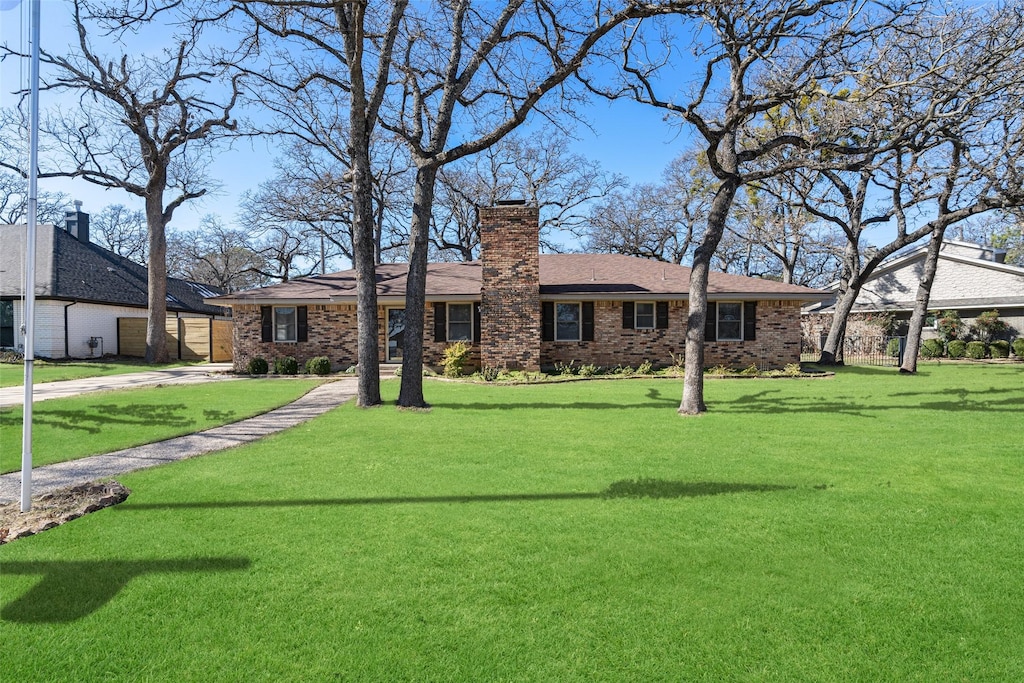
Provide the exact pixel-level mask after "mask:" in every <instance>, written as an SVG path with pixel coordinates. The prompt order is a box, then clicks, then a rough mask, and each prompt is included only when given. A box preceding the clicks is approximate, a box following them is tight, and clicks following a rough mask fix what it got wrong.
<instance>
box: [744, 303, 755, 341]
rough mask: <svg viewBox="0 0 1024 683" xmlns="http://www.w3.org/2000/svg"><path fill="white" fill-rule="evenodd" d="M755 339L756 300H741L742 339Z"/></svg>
mask: <svg viewBox="0 0 1024 683" xmlns="http://www.w3.org/2000/svg"><path fill="white" fill-rule="evenodd" d="M756 339H757V302H756V301H745V302H743V341H755V340H756Z"/></svg>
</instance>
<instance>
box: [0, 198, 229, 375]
mask: <svg viewBox="0 0 1024 683" xmlns="http://www.w3.org/2000/svg"><path fill="white" fill-rule="evenodd" d="M25 235H26V228H25V226H24V225H0V245H2V248H0V347H3V348H19V349H20V348H22V347H23V345H24V338H23V336H22V334H21V325H22V320H23V307H24V293H23V291H22V289H23V286H24V284H23V283H24V274H23V270H22V268H23V266H24V261H25ZM147 277H148V274H147V270H146V268H145V266H141V265H139V264H137V263H134V262H132V261H129V260H128V259H125V258H122V257H121V256H118V255H117V254H115V253H113V252H112V251H109V250H107V249H103V248H102V247H100V246H98V245H96V244H91V243H90V242H89V216H88V214H85V213H82V212H81V211H69V212H68V213H67V220H66V221H65V226H64V227H56V226H53V225H49V224H44V225H39V226H37V228H36V266H35V296H36V300H35V301H36V303H35V339H34V350H35V355H36V356H38V357H40V358H90V357H98V356H100V355H103V354H126V355H127V354H128V353H129V350H128V349H127V348H122V346H125V347H127V343H122V342H123V341H124V340H122V339H119V330H121V331H123V330H125V329H128V328H130V329H131V330H133V332H135V336H136V338H137V331H138V330H139V329H140V328H142V329H143V330H144V328H145V319H146V316H147V307H148V301H147V294H146V293H147V287H148V285H147ZM221 293H222V291H221V290H219V289H217V288H216V287H209V286H206V285H200V284H197V283H194V282H186V281H184V280H179V279H176V278H168V280H167V311H168V318H169V322H168V334H170V335H171V337H172V338H176V337H178V333H179V332H181V331H182V330H183V328H184V323H180V322H178V321H177V320H175V319H178V318H180V319H186V318H202V319H205V320H207V321H211V322H210V323H209V324H208V325H206V327H207V328H209V330H212V329H213V322H212V320H213V319H216V318H224V316H225V314H226V313H227V310H226V309H224V308H221V307H220V306H215V305H210V304H207V303H205V302H204V301H203V299H204V297H210V296H216V295H218V294H221ZM119 318H120V319H122V323H121V324H120V325H119V323H118V319H119ZM125 319H138V321H136V320H130V321H129V322H131V323H136V324H133V325H126V324H125V323H124V322H123V321H124V320H125ZM224 324H225V325H229V323H228V322H227V321H224ZM199 327H202V324H201V323H198V321H197V323H196V328H199ZM143 334H144V333H143ZM206 336H207V337H209V336H210V335H209V334H207V335H206ZM182 338H183V336H182ZM175 341H177V339H175ZM210 346H212V343H211V344H210ZM135 348H136V349H137V348H138V345H137V343H136V344H135ZM176 350H178V351H179V352H180V351H181V349H180V348H179V349H175V348H172V349H171V355H172V356H175V355H176V354H175V351H176ZM226 352H227V351H226ZM131 355H139V354H138V353H137V352H136V353H132V354H131ZM178 355H179V356H181V357H188V355H187V353H179V354H178Z"/></svg>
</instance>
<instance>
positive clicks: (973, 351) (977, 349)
mask: <svg viewBox="0 0 1024 683" xmlns="http://www.w3.org/2000/svg"><path fill="white" fill-rule="evenodd" d="M986 351H988V348H987V345H986V344H985V342H981V341H972V342H967V357H968V358H973V359H975V360H981V359H982V358H984V357H985V352H986Z"/></svg>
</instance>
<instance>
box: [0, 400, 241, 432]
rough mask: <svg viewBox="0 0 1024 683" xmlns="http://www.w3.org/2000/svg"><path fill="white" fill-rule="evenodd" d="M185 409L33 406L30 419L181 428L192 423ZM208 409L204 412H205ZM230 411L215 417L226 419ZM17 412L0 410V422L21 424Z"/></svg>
mask: <svg viewBox="0 0 1024 683" xmlns="http://www.w3.org/2000/svg"><path fill="white" fill-rule="evenodd" d="M187 410H188V406H186V405H185V404H184V403H170V404H168V403H151V404H146V403H137V404H133V405H127V406H126V405H115V404H100V405H95V406H91V407H90V408H89V409H87V410H60V409H49V408H48V406H45V405H43V406H40V407H37V408H36V409H35V410H33V412H32V421H33V423H34V424H37V425H45V426H48V427H54V428H56V429H63V430H68V431H82V432H87V433H89V434H99V433H100V432H102V431H103V428H104V427H105V426H110V425H115V424H117V425H128V426H132V425H138V426H140V427H141V426H151V425H162V426H166V427H174V428H177V429H185V428H187V427H190V426H192V425H193V424H195V420H193V419H190V418H188V417H186V416H185V415H184V414H183V413H185V412H186V411H187ZM209 412H211V411H204V413H209ZM232 413H233V411H228V412H226V413H223V414H221V415H218V416H217V417H218V418H219V419H225V420H226V419H229V418H230V416H231V414H232ZM21 420H22V417H21V413H20V411H19V412H17V413H15V412H14V411H11V410H6V411H0V425H3V426H7V427H10V426H12V425H17V424H21Z"/></svg>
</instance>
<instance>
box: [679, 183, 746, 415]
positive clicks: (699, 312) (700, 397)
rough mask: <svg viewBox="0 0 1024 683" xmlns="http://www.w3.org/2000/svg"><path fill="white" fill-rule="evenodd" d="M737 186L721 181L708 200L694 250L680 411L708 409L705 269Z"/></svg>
mask: <svg viewBox="0 0 1024 683" xmlns="http://www.w3.org/2000/svg"><path fill="white" fill-rule="evenodd" d="M737 189H739V181H738V179H737V178H735V177H730V178H727V179H726V180H724V181H723V182H722V184H721V186H720V187H719V188H718V192H716V193H715V198H714V200H713V201H712V203H711V211H710V212H709V214H708V229H707V232H706V233H705V234H704V239H703V240H701V243H700V246H698V247H697V250H696V251H695V252H694V254H693V269H692V270H691V271H690V302H689V315H688V317H687V321H686V355H685V358H686V364H685V369H684V372H683V400H682V402H681V403H680V404H679V413H680V414H681V415H699V414H700V413H704V412H707V409H708V408H707V405H705V403H704V341H705V340H704V323H705V321H706V320H707V315H708V273H709V271H710V270H711V259H712V258H713V257H714V255H715V250H716V249H717V248H718V243H719V242H720V241H721V239H722V233H723V232H725V222H726V219H727V218H728V217H729V208H730V207H731V206H732V202H733V198H734V197H735V196H736V190H737Z"/></svg>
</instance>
